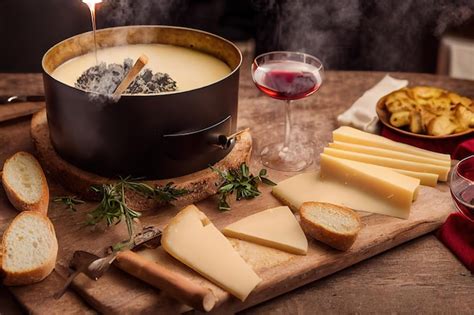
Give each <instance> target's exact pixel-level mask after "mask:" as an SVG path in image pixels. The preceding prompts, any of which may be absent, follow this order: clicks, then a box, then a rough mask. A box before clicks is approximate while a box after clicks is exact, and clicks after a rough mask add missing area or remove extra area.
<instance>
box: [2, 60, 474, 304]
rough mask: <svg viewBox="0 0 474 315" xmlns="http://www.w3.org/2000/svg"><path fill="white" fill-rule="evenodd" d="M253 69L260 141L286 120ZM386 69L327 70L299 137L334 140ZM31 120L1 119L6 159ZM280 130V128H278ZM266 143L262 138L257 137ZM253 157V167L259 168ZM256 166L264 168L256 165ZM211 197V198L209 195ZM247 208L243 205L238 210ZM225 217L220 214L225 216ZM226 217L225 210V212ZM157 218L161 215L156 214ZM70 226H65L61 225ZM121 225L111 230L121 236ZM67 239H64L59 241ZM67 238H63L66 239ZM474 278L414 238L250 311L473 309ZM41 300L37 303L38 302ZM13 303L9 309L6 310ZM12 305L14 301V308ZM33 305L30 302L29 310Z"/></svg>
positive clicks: (11, 85)
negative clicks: (346, 114)
mask: <svg viewBox="0 0 474 315" xmlns="http://www.w3.org/2000/svg"><path fill="white" fill-rule="evenodd" d="M246 69H248V68H243V71H242V72H243V77H242V82H241V94H240V96H241V97H240V108H239V115H240V116H239V125H240V126H241V127H245V126H251V127H253V136H254V138H255V139H256V140H257V143H256V144H257V150H258V146H259V145H261V143H262V142H263V141H262V139H264V136H268V135H270V136H271V137H273V138H274V137H275V136H277V135H276V133H277V132H278V131H279V130H278V129H276V128H275V126H274V125H272V126H271V127H270V126H269V124H268V122H276V121H282V116H281V114H282V106H278V105H280V104H278V102H277V101H273V100H270V99H268V98H266V97H264V96H262V95H261V94H259V93H258V92H257V91H256V89H255V88H254V86H253V83H252V82H251V80H250V79H249V77H248V72H247V70H246ZM382 76H383V73H361V72H329V73H327V78H326V81H325V86H324V87H323V88H322V89H321V91H320V92H319V93H318V95H317V96H314V97H311V98H309V99H308V100H305V101H301V102H299V103H298V104H295V106H294V107H295V115H294V116H295V120H296V121H298V122H299V124H300V125H301V126H303V127H305V128H306V132H299V133H297V135H298V137H300V138H301V137H304V136H313V135H316V136H318V137H319V140H320V141H319V143H318V145H317V148H318V150H320V149H321V148H322V146H324V144H325V143H327V142H328V141H329V138H330V131H331V130H332V129H334V128H335V126H336V125H335V117H336V116H337V114H339V113H341V112H342V111H343V110H344V109H345V108H346V107H347V106H349V105H350V104H351V102H353V101H354V100H355V99H356V98H357V97H358V96H360V95H361V93H362V92H363V91H364V90H366V89H367V88H369V87H370V86H371V85H373V84H374V83H375V82H377V80H379V79H380V78H382ZM395 76H397V77H400V78H406V79H409V80H410V82H411V83H412V84H432V85H438V86H443V87H445V88H447V89H452V90H455V91H457V92H459V93H461V94H466V95H469V96H474V85H473V83H472V82H470V81H462V80H449V79H447V78H445V77H437V76H430V75H423V74H398V75H397V74H395ZM18 92H22V93H40V92H41V78H40V76H38V75H2V76H1V77H0V93H1V94H7V93H18ZM28 127H29V121H28V120H25V119H19V120H16V121H12V122H9V123H3V124H1V125H0V161H3V160H5V158H6V157H8V156H9V155H11V154H12V153H14V152H16V151H17V150H19V149H24V150H31V149H32V146H31V143H30V139H29V137H28V135H29V129H28ZM280 129H281V128H280ZM259 141H260V143H259ZM256 164H257V163H256V161H255V160H254V162H253V166H254V167H256V166H257V165H256ZM257 167H258V166H257ZM51 190H52V194H53V195H54V194H57V193H58V192H62V189H61V187H57V186H55V185H54V184H52V189H51ZM0 194H1V198H0V225H2V226H4V225H5V224H6V222H7V221H8V220H9V218H11V217H12V216H13V215H14V214H15V212H14V211H13V210H12V209H11V206H10V205H9V204H8V202H7V201H6V200H5V197H4V194H3V192H1V193H0ZM207 202H212V200H209V201H207ZM243 206H245V205H244V204H242V205H240V204H239V205H238V206H237V207H236V209H234V210H238V209H239V208H241V207H243ZM52 208H53V209H52V211H51V213H52V214H53V216H54V217H55V218H58V217H61V216H66V217H69V216H71V214H70V213H67V212H65V211H64V210H62V209H60V207H59V206H58V205H56V206H55V205H53V207H52ZM219 215H220V214H219ZM222 216H225V214H224V215H222ZM157 220H159V218H157ZM67 228H71V227H70V226H69V227H68V226H65V227H62V228H60V229H67ZM122 232H123V231H112V233H117V235H120V234H121V233H122ZM60 242H61V240H60ZM63 242H64V241H63ZM46 281H48V282H49V286H54V285H59V283H60V282H61V279H60V277H59V276H55V275H53V276H51V277H49V278H48V279H47V280H46ZM13 291H14V293H15V295H16V296H20V297H21V296H23V297H25V296H30V297H31V296H32V297H34V298H32V300H35V301H34V302H31V303H30V305H26V307H27V308H30V307H32V305H35V306H36V308H35V311H36V312H37V313H51V312H53V313H60V312H65V311H68V312H71V311H72V310H75V311H77V312H79V313H80V312H83V311H87V310H89V311H90V309H89V308H88V307H87V306H86V305H85V304H84V303H83V302H82V301H81V300H80V299H79V298H78V297H77V296H76V295H75V294H73V293H71V292H68V293H67V295H66V296H65V298H63V299H62V300H61V301H60V302H59V303H54V308H52V304H51V303H50V302H49V301H48V299H46V297H48V296H49V295H50V294H51V293H50V292H44V290H42V289H41V285H36V286H32V287H29V288H28V289H25V288H16V289H14V290H13ZM473 292H474V283H473V281H472V276H471V275H470V274H469V272H468V271H467V270H466V269H465V268H464V267H462V265H460V263H459V262H458V261H457V260H456V259H455V258H454V257H453V256H452V255H451V254H450V252H449V251H448V250H447V249H445V248H444V247H443V246H442V245H441V244H440V243H439V242H438V241H437V240H436V239H435V238H434V236H433V235H429V236H425V237H423V238H420V239H417V240H415V241H412V242H410V243H408V244H405V245H402V246H400V247H398V248H397V249H395V250H393V251H390V252H388V253H386V254H383V255H380V256H378V257H376V258H373V259H370V260H368V261H366V262H363V263H360V264H358V265H356V266H354V267H351V268H348V269H346V270H344V271H342V272H339V273H337V274H336V275H334V276H331V277H328V278H326V279H323V280H320V281H317V282H315V283H312V284H309V285H308V286H306V287H304V288H302V289H298V290H296V291H293V292H291V293H289V294H285V295H283V296H281V297H279V298H276V299H274V300H272V301H269V302H267V303H265V304H262V305H259V306H257V307H256V308H254V309H250V310H247V311H246V312H247V313H252V312H253V313H256V312H257V313H260V312H270V311H271V312H274V313H288V312H291V313H296V312H299V313H313V312H314V311H315V310H317V311H321V312H323V311H326V312H333V313H340V312H346V313H347V312H351V313H353V312H373V313H377V312H383V311H387V310H390V311H391V312H402V313H408V312H413V310H417V311H425V312H429V311H432V312H441V313H443V312H444V313H449V312H452V311H453V310H455V311H456V313H469V312H470V311H472V309H473V307H474V301H473V299H472V293H473ZM1 299H4V300H5V301H7V300H9V299H10V296H9V295H6V293H5V294H3V292H2V295H1V298H0V302H1V303H0V312H5V313H6V312H8V313H10V312H14V311H15V306H14V305H13V304H9V303H7V302H5V303H4V301H3V300H1ZM39 301H40V302H41V303H38V302H39ZM4 305H7V306H6V307H7V308H6V309H5V310H4V309H2V308H3V307H4ZM8 305H10V306H8ZM30 309H31V308H30Z"/></svg>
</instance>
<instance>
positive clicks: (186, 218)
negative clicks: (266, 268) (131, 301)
mask: <svg viewBox="0 0 474 315" xmlns="http://www.w3.org/2000/svg"><path fill="white" fill-rule="evenodd" d="M161 244H162V246H163V248H164V249H165V250H166V252H168V253H169V254H170V255H171V256H173V257H174V258H176V259H178V260H179V261H181V262H182V263H183V264H185V265H186V266H188V267H190V268H192V269H193V270H195V271H196V272H198V273H200V274H201V275H202V276H204V277H205V278H207V279H209V280H210V281H212V282H213V283H215V284H216V285H218V286H220V287H221V288H223V289H224V290H226V291H228V292H229V293H231V294H232V295H234V296H236V297H237V298H239V299H240V300H242V301H244V300H245V299H246V298H247V296H248V295H249V294H250V292H251V291H252V290H253V289H254V288H255V287H256V286H257V285H258V283H259V282H260V281H261V279H260V278H259V277H258V275H257V274H256V273H255V272H254V271H253V270H252V268H251V267H250V266H249V265H248V264H247V263H246V262H245V261H244V260H243V259H242V257H241V256H240V255H239V254H238V253H237V251H236V250H235V249H234V248H233V247H232V245H231V243H230V242H229V240H228V239H227V238H226V237H225V236H224V235H222V233H221V232H220V231H219V230H218V229H217V228H216V227H215V226H214V225H213V224H212V223H211V221H210V220H209V219H208V218H207V217H206V215H205V214H204V213H202V212H201V211H199V209H198V208H197V207H196V206H194V205H190V206H188V207H186V208H184V209H183V210H181V211H180V212H179V213H178V214H177V215H176V216H175V217H174V218H173V219H171V221H170V222H169V224H168V226H167V227H166V228H165V229H164V231H163V236H162V239H161Z"/></svg>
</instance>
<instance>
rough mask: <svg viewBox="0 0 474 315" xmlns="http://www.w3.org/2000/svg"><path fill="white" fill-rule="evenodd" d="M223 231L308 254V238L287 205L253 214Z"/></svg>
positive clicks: (251, 240)
mask: <svg viewBox="0 0 474 315" xmlns="http://www.w3.org/2000/svg"><path fill="white" fill-rule="evenodd" d="M222 233H223V234H224V235H225V236H228V237H233V238H238V239H241V240H244V241H248V242H252V243H256V244H259V245H263V246H267V247H273V248H276V249H280V250H282V251H286V252H289V253H292V254H299V255H306V252H307V251H308V240H307V239H306V236H305V235H304V232H303V230H302V229H301V226H300V225H299V223H298V221H296V218H295V216H294V215H293V213H292V212H291V210H290V208H288V207H285V206H283V207H277V208H272V209H268V210H264V211H261V212H258V213H255V214H252V215H250V216H248V217H246V218H243V219H241V220H239V221H237V222H234V223H232V224H231V225H229V226H227V227H226V228H225V229H223V230H222Z"/></svg>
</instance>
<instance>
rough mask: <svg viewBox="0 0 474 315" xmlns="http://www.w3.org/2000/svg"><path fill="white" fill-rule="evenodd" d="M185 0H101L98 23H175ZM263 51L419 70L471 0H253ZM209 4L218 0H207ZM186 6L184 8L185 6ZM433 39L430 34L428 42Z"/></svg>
mask: <svg viewBox="0 0 474 315" xmlns="http://www.w3.org/2000/svg"><path fill="white" fill-rule="evenodd" d="M187 3H188V1H187V0H140V1H137V0H104V1H103V3H102V5H101V7H100V10H98V11H97V12H98V14H99V16H98V23H99V27H101V28H102V27H104V26H122V25H131V24H175V23H176V22H177V21H178V20H179V17H180V16H182V14H183V13H184V14H193V12H187V11H186V7H187V6H186V4H187ZM252 3H253V6H254V8H255V10H256V13H257V20H260V23H261V25H259V26H258V27H259V29H258V32H263V33H264V34H265V36H262V37H261V38H257V41H258V43H257V44H258V45H259V44H263V46H264V49H265V50H296V51H302V52H307V53H310V54H313V55H315V56H317V57H318V58H320V59H321V60H322V61H323V63H324V64H325V65H326V67H327V68H331V67H334V66H337V68H339V69H347V70H351V69H362V70H367V69H378V70H400V71H413V70H420V68H423V65H429V64H434V59H435V56H436V51H437V48H438V47H437V46H436V43H435V41H434V40H433V38H434V37H439V36H440V35H441V34H442V33H443V32H444V31H445V30H446V29H447V28H449V27H451V26H456V25H460V24H462V23H463V22H465V21H466V20H467V19H469V18H470V17H472V16H473V15H474V1H473V0H403V1H400V0H337V1H314V0H252ZM209 5H215V4H213V3H212V2H210V3H209ZM188 11H189V10H188ZM430 37H431V40H430Z"/></svg>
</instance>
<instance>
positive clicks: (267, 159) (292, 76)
mask: <svg viewBox="0 0 474 315" xmlns="http://www.w3.org/2000/svg"><path fill="white" fill-rule="evenodd" d="M251 70H252V79H253V81H254V83H255V85H256V86H257V88H258V89H259V90H260V91H262V92H263V93H265V94H267V95H268V96H270V97H273V98H276V99H279V100H283V101H285V112H286V114H285V137H284V139H283V141H279V142H276V143H271V144H269V145H267V146H265V147H264V148H263V149H262V151H261V152H260V158H261V160H262V163H263V165H265V166H267V167H269V168H272V169H276V170H279V171H292V172H295V171H300V170H303V169H305V168H306V167H308V166H309V165H310V164H311V163H312V162H313V158H314V148H313V145H307V144H306V145H305V144H302V143H298V142H297V141H292V137H291V135H292V130H293V128H292V121H291V101H292V100H297V99H301V98H305V97H308V96H310V95H311V94H313V93H315V92H316V91H318V90H319V88H320V87H321V84H322V82H323V74H324V67H323V64H322V63H321V61H320V60H319V59H318V58H316V57H313V56H311V55H308V54H305V53H301V52H291V51H274V52H268V53H265V54H262V55H259V56H257V57H256V58H255V59H254V61H253V63H252V69H251Z"/></svg>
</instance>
